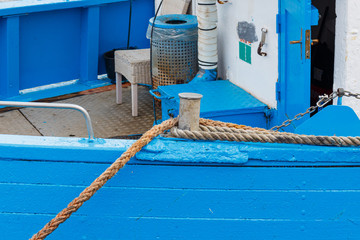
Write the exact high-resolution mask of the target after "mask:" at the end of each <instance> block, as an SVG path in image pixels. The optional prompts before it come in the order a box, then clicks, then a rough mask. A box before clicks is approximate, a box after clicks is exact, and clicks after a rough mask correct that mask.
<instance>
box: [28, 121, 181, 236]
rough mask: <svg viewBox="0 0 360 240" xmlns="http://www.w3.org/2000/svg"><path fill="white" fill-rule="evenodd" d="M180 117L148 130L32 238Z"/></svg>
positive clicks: (48, 230) (48, 229) (70, 210)
mask: <svg viewBox="0 0 360 240" xmlns="http://www.w3.org/2000/svg"><path fill="white" fill-rule="evenodd" d="M177 122H178V119H170V120H167V121H165V122H163V123H162V124H160V125H156V126H154V127H153V128H152V129H150V130H149V131H148V132H146V133H145V134H144V135H143V136H142V137H141V138H140V139H139V140H138V141H136V142H135V143H134V144H133V145H132V146H131V147H130V148H129V149H128V150H127V151H126V152H124V153H123V154H122V155H121V157H120V158H118V159H117V160H116V161H115V162H114V163H113V164H112V165H111V166H110V167H109V168H108V169H106V170H105V172H103V173H102V174H101V175H100V176H99V177H98V178H97V179H95V181H94V182H92V183H91V184H90V186H89V187H87V188H85V190H84V191H82V193H80V195H79V196H78V197H77V198H75V199H74V200H73V201H72V202H70V203H69V205H68V206H67V207H66V208H64V209H63V210H62V211H61V212H59V213H58V214H57V215H56V217H55V218H53V219H52V220H51V221H50V222H48V223H47V224H46V225H45V226H44V227H43V228H42V229H41V230H40V231H39V232H38V233H36V234H35V235H34V236H32V238H31V240H40V239H45V238H46V237H47V236H48V235H49V234H51V233H52V232H53V231H55V229H56V228H57V227H58V226H59V225H60V224H61V223H63V222H65V221H66V220H67V219H68V218H69V217H70V216H71V214H73V213H74V212H76V211H77V210H78V209H79V208H80V207H81V206H82V205H83V204H84V203H85V202H86V201H87V200H89V199H90V198H91V197H92V196H93V195H94V194H95V193H96V192H97V191H98V190H99V189H100V188H101V187H102V186H104V185H105V183H106V182H107V181H108V180H110V179H111V178H112V177H113V176H114V175H115V174H116V173H117V172H118V171H119V170H120V169H121V168H122V167H124V166H125V164H126V163H127V162H128V161H129V160H130V159H131V158H132V157H134V156H135V154H136V153H137V152H139V151H140V150H141V149H142V148H143V147H144V146H146V145H147V144H148V143H149V142H151V140H152V139H154V138H155V137H156V136H158V135H160V134H162V133H164V131H166V130H169V129H171V128H172V127H173V126H175V125H176V123H177Z"/></svg>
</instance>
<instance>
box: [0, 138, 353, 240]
mask: <svg viewBox="0 0 360 240" xmlns="http://www.w3.org/2000/svg"><path fill="white" fill-rule="evenodd" d="M113 141H119V140H113ZM1 145H2V144H1ZM222 148H223V150H224V151H226V149H225V148H224V146H222ZM45 151H46V150H45ZM1 152H2V151H1ZM47 152H48V153H52V149H51V147H50V148H48V151H47ZM119 154H120V153H119ZM52 155H54V153H52ZM92 155H93V157H94V158H99V159H103V160H102V161H96V162H92V163H91V162H90V161H89V159H86V158H83V159H81V158H82V157H83V156H82V157H80V156H79V159H78V161H73V162H67V161H31V160H25V161H24V160H15V159H9V158H0V193H1V196H2V197H1V198H0V238H1V239H9V240H12V239H26V238H29V237H30V236H31V235H32V234H33V233H35V232H36V231H37V230H39V228H41V227H42V226H43V225H44V224H45V223H46V222H47V221H49V220H50V219H51V218H52V217H54V216H55V214H56V213H57V212H58V211H59V210H61V209H62V208H63V207H65V206H66V204H67V203H68V202H69V201H70V200H72V199H73V198H74V197H76V196H77V195H78V194H79V193H80V192H81V191H82V189H84V188H85V187H86V186H87V185H88V184H90V183H91V182H92V181H93V179H94V178H96V177H97V176H98V175H99V174H100V173H101V172H103V171H104V170H105V169H106V167H107V166H108V165H109V163H110V162H111V161H112V160H113V159H111V158H109V156H106V155H102V153H101V152H97V153H93V154H92ZM58 158H60V159H61V158H66V154H62V155H58ZM251 161H253V159H249V162H251ZM60 169H61V171H60ZM359 171H360V169H359V167H354V166H352V167H328V166H326V167H319V166H311V167H306V166H298V167H296V168H294V167H281V168H280V167H273V166H272V164H269V165H268V166H267V167H249V166H247V167H244V166H239V165H238V166H236V165H232V166H229V165H219V166H217V167H213V166H206V165H197V164H194V165H185V166H182V165H181V164H180V163H177V164H169V165H161V164H160V165H159V164H156V163H155V162H153V163H152V164H147V165H142V164H139V162H138V163H136V162H130V164H128V165H127V166H126V167H125V168H123V169H122V170H120V172H119V173H118V174H117V175H116V176H115V177H114V179H112V180H110V181H109V182H108V183H107V184H106V185H105V187H104V188H103V189H101V190H100V191H99V192H98V193H97V194H96V195H95V196H94V198H93V199H91V200H90V201H89V202H87V203H85V204H84V206H83V207H82V208H81V209H80V210H79V212H77V213H75V214H73V216H72V217H71V218H70V219H69V220H68V222H66V223H65V224H63V225H61V226H60V227H59V229H57V230H56V231H55V232H54V233H53V234H52V235H50V236H49V239H119V238H123V239H156V238H158V239H239V238H244V239H271V238H274V239H284V240H285V239H286V240H288V239H316V240H317V239H334V240H335V239H336V240H337V239H357V238H358V236H359V234H360V230H359V228H358V224H359V223H360V219H359V215H360V208H359V206H358V202H357V199H358V198H359V197H360V188H359V185H358V184H357V181H358V178H357V177H356V176H358V175H359ZM344 229H346V231H344Z"/></svg>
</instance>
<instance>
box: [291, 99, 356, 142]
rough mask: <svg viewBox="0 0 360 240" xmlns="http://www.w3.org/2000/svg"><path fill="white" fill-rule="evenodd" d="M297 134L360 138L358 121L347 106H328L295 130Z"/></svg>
mask: <svg viewBox="0 0 360 240" xmlns="http://www.w3.org/2000/svg"><path fill="white" fill-rule="evenodd" d="M295 132H296V133H299V134H307V135H319V136H320V135H321V136H345V137H348V136H352V137H357V136H360V120H359V118H358V116H357V115H356V113H355V112H354V110H353V109H352V108H350V107H348V106H328V107H326V108H324V109H323V110H321V111H320V112H319V113H317V114H316V115H314V116H313V117H311V118H310V119H308V120H307V121H305V122H304V123H303V124H301V125H300V126H299V127H298V128H296V130H295Z"/></svg>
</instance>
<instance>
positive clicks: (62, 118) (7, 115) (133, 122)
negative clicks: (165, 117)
mask: <svg viewBox="0 0 360 240" xmlns="http://www.w3.org/2000/svg"><path fill="white" fill-rule="evenodd" d="M130 90H131V89H130V86H129V84H124V85H123V104H120V105H118V104H116V102H115V85H110V86H107V87H102V88H97V89H92V90H88V91H84V92H79V93H76V94H70V95H64V96H61V97H57V98H52V99H46V100H43V101H47V102H61V103H72V104H77V105H80V106H82V107H84V108H85V109H86V110H87V111H88V112H89V114H90V117H91V119H92V122H93V127H94V132H95V137H97V138H127V136H128V135H137V134H143V133H144V132H146V131H147V130H148V129H150V128H151V127H152V125H153V122H154V117H153V109H152V97H151V95H150V94H149V93H148V88H146V87H143V86H139V116H138V117H133V116H132V115H131V91H130ZM159 116H160V114H159ZM0 134H14V135H32V136H56V137H87V130H86V125H85V120H84V118H83V116H82V114H81V113H79V112H77V111H73V110H62V109H39V108H37V109H35V108H21V109H9V108H7V109H0Z"/></svg>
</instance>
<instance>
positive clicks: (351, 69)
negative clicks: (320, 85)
mask: <svg viewBox="0 0 360 240" xmlns="http://www.w3.org/2000/svg"><path fill="white" fill-rule="evenodd" d="M359 3H360V2H359V0H343V1H341V0H337V1H336V16H337V18H336V32H335V66H334V67H335V69H334V70H335V71H334V90H337V89H338V88H344V89H345V90H347V91H351V92H353V93H360V78H359V76H360V67H359V63H360V20H359V11H360V4H359ZM359 103H360V101H359V100H358V99H355V98H344V100H343V104H344V105H347V106H350V107H351V108H352V109H354V111H355V112H356V114H357V115H358V116H359V117H360V104H359Z"/></svg>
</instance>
